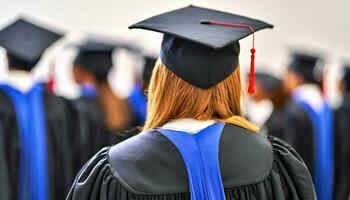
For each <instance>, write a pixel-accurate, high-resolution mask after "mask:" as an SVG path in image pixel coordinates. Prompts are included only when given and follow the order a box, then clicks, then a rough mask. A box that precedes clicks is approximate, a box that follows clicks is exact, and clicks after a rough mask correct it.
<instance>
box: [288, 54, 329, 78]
mask: <svg viewBox="0 0 350 200" xmlns="http://www.w3.org/2000/svg"><path fill="white" fill-rule="evenodd" d="M324 65H325V61H324V59H323V58H322V57H321V56H318V55H311V54H307V53H299V52H296V53H293V54H292V60H291V63H290V64H289V66H288V69H289V70H290V71H293V72H295V73H297V74H299V75H301V76H302V77H303V78H304V79H305V80H306V81H307V82H311V83H317V84H318V83H320V82H322V79H323V69H324Z"/></svg>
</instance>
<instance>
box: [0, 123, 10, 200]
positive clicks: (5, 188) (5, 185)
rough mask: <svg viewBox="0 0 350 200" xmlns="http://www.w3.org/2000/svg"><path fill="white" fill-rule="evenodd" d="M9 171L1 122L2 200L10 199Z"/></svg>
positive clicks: (0, 177) (0, 164)
mask: <svg viewBox="0 0 350 200" xmlns="http://www.w3.org/2000/svg"><path fill="white" fill-rule="evenodd" d="M8 176H9V169H8V165H7V163H6V155H5V141H4V130H3V127H2V123H1V121H0V199H10V195H11V193H10V192H11V191H10V184H9V177H8Z"/></svg>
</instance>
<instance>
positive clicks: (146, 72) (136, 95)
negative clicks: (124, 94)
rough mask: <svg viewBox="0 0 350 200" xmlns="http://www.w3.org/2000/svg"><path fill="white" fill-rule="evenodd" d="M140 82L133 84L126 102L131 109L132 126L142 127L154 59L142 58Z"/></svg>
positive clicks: (150, 57)
mask: <svg viewBox="0 0 350 200" xmlns="http://www.w3.org/2000/svg"><path fill="white" fill-rule="evenodd" d="M143 58H144V62H143V68H142V80H141V83H135V86H134V88H133V90H132V92H131V94H130V96H129V97H128V102H129V104H130V105H131V107H132V111H133V116H134V124H135V125H136V126H142V125H144V123H145V120H146V110H147V97H146V92H147V88H148V86H149V82H150V80H151V75H152V70H153V68H154V65H155V64H156V60H157V58H156V57H153V56H148V55H145V56H143Z"/></svg>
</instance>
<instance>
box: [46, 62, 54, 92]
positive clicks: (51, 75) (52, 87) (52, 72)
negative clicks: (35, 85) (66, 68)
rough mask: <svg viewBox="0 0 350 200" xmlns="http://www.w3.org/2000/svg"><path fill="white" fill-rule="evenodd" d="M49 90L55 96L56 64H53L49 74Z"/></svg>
mask: <svg viewBox="0 0 350 200" xmlns="http://www.w3.org/2000/svg"><path fill="white" fill-rule="evenodd" d="M48 89H49V92H50V94H53V91H54V89H55V64H54V62H52V64H51V67H50V72H49V81H48Z"/></svg>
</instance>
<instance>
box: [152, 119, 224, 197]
mask: <svg viewBox="0 0 350 200" xmlns="http://www.w3.org/2000/svg"><path fill="white" fill-rule="evenodd" d="M224 126H225V123H221V122H219V123H215V124H213V125H211V126H209V127H207V128H205V129H203V130H201V131H200V132H198V133H196V134H189V133H186V132H182V131H174V130H168V129H158V131H159V132H160V133H162V134H163V135H164V136H166V137H167V138H168V139H169V140H170V141H171V142H172V143H173V144H174V145H175V146H176V148H177V149H178V151H179V153H180V155H181V157H182V159H183V161H184V162H185V166H186V170H187V175H188V182H189V187H190V194H191V200H214V199H215V200H224V199H225V192H224V187H223V183H222V180H221V174H220V167H219V144H220V137H221V134H222V130H223V128H224Z"/></svg>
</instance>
